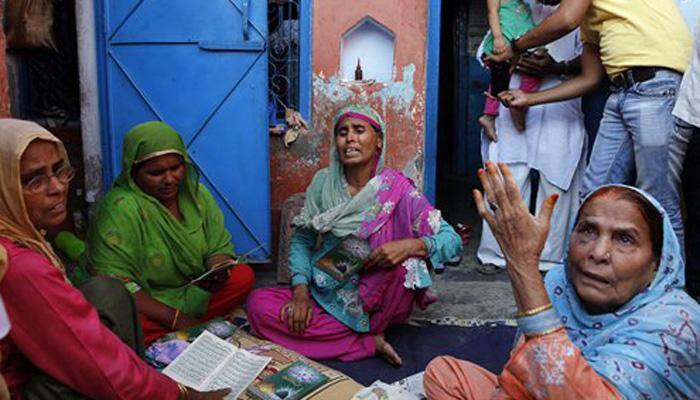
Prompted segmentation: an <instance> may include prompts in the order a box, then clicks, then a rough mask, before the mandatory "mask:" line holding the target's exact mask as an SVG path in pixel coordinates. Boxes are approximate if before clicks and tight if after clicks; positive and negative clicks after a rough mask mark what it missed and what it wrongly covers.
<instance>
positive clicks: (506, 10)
mask: <svg viewBox="0 0 700 400" xmlns="http://www.w3.org/2000/svg"><path fill="white" fill-rule="evenodd" d="M487 6H488V16H489V17H488V18H489V26H490V28H491V30H490V31H489V32H488V33H487V34H486V36H485V37H484V42H483V43H482V48H483V52H484V56H487V55H490V54H499V53H502V52H503V51H505V50H506V49H507V48H508V46H510V43H511V42H512V41H513V40H515V39H517V38H519V37H520V36H522V35H524V34H525V33H527V32H528V31H530V30H531V29H532V28H534V27H535V23H534V22H533V20H532V15H531V12H530V7H528V5H527V4H525V3H524V2H523V0H487ZM489 69H490V70H491V86H490V88H489V92H488V93H486V105H485V106H484V115H482V116H481V117H480V118H479V123H480V124H481V126H482V127H483V128H484V131H485V134H486V136H487V137H488V138H489V139H491V140H493V141H495V140H496V137H497V136H496V116H498V107H499V102H498V99H497V98H496V96H497V95H498V92H500V91H502V90H507V89H508V84H509V82H510V73H509V71H508V70H509V67H508V65H507V64H505V63H500V64H499V63H496V64H492V65H490V66H489ZM540 83H541V80H540V78H538V77H535V76H532V75H526V74H522V78H521V80H520V90H522V91H523V92H526V93H533V92H536V91H538V90H539V88H540ZM494 90H495V91H494ZM525 111H526V110H523V109H517V108H511V109H510V114H511V118H513V125H514V126H515V128H516V129H518V130H519V131H524V130H525Z"/></svg>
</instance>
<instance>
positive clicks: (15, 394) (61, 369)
mask: <svg viewBox="0 0 700 400" xmlns="http://www.w3.org/2000/svg"><path fill="white" fill-rule="evenodd" d="M73 176H74V171H73V169H72V168H71V166H70V164H69V162H68V158H67V156H66V151H65V148H64V147H63V144H62V143H61V142H60V141H59V140H58V139H56V137H54V136H53V135H51V134H50V133H49V132H48V131H46V130H45V129H43V128H41V127H40V126H39V125H37V124H35V123H33V122H28V121H20V120H12V119H0V279H1V280H0V294H1V295H2V298H3V300H4V302H5V306H6V309H7V315H8V316H9V320H10V323H11V326H12V327H11V329H10V332H9V335H8V336H7V337H6V338H4V339H3V340H2V341H0V352H2V361H3V363H2V366H1V367H0V371H1V372H2V375H3V377H4V378H5V380H6V381H7V384H8V387H9V389H10V393H11V396H12V398H13V399H22V398H25V399H28V400H33V399H83V398H93V399H176V398H182V399H185V398H189V399H221V398H223V396H225V395H226V394H227V393H228V390H223V391H217V392H210V393H200V392H196V391H194V390H192V389H188V388H186V387H185V386H183V385H181V384H178V383H176V382H174V381H173V380H171V379H170V378H168V377H167V376H165V375H162V374H160V373H158V372H157V371H156V370H154V369H151V368H150V367H149V366H148V365H147V364H146V363H145V362H143V361H142V360H141V359H140V358H139V354H142V352H143V343H142V336H141V333H140V330H139V329H138V319H137V317H136V310H135V307H134V303H133V300H132V298H131V296H129V294H128V292H127V291H126V290H125V289H124V286H123V285H122V284H121V283H120V282H119V281H117V280H115V279H112V278H107V277H97V278H92V279H90V280H88V281H87V282H86V283H84V284H83V285H81V287H80V290H78V289H76V288H74V287H73V286H71V285H70V283H69V282H68V280H67V279H66V275H65V271H64V268H63V265H62V263H61V261H60V260H59V259H58V257H57V256H56V254H55V253H54V252H53V250H52V249H51V246H49V244H48V242H47V240H46V238H45V237H44V233H43V232H50V231H52V230H53V229H54V228H56V227H57V226H58V225H60V224H61V223H62V222H63V221H64V220H65V218H66V215H67V209H66V200H67V194H68V183H69V181H70V180H71V179H72V178H73ZM81 292H82V293H81ZM91 303H92V304H91ZM103 323H104V325H103ZM107 326H109V328H108V327H107ZM110 329H111V330H110Z"/></svg>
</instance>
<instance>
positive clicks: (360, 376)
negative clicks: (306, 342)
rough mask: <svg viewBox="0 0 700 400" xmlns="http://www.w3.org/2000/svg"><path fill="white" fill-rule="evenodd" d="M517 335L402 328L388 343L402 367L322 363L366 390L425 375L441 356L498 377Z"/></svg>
mask: <svg viewBox="0 0 700 400" xmlns="http://www.w3.org/2000/svg"><path fill="white" fill-rule="evenodd" d="M515 331H516V328H515V327H513V326H508V325H506V324H492V325H491V326H475V327H464V326H441V325H422V326H412V325H399V326H396V327H393V328H391V329H389V330H388V331H387V333H386V339H387V340H388V341H389V343H391V345H392V346H393V347H394V349H395V350H396V351H397V352H398V353H399V355H400V356H401V358H402V359H403V365H402V366H401V367H393V366H390V365H389V364H388V363H387V362H386V361H385V360H384V359H383V358H381V357H378V356H377V357H373V358H370V359H366V360H360V361H353V362H341V361H321V363H322V364H324V365H326V366H328V367H330V368H333V369H335V370H338V371H340V372H342V373H344V374H346V375H348V376H349V377H351V378H353V379H354V380H355V381H357V382H359V383H360V384H362V385H365V386H369V385H370V384H371V383H372V382H374V381H376V380H377V379H379V380H381V381H383V382H387V383H391V382H395V381H397V380H399V379H402V378H405V377H407V376H409V375H412V374H415V373H417V372H420V371H423V370H424V369H425V367H426V365H428V363H429V362H430V360H432V359H433V358H434V357H437V356H440V355H451V356H454V357H457V358H460V359H463V360H468V361H472V362H474V363H476V364H478V365H480V366H482V367H484V368H486V369H488V370H489V371H491V372H493V373H496V374H497V373H500V372H501V370H502V369H503V366H504V365H505V363H506V361H508V357H509V355H510V350H511V348H512V347H513V340H514V338H515Z"/></svg>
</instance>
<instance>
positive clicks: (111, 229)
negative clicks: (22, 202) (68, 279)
mask: <svg viewBox="0 0 700 400" xmlns="http://www.w3.org/2000/svg"><path fill="white" fill-rule="evenodd" d="M168 153H176V154H180V155H181V156H182V157H183V159H184V161H185V163H186V165H187V174H186V177H185V179H184V180H183V181H182V182H181V183H180V191H179V194H178V203H179V207H180V212H181V214H182V220H180V221H178V220H177V219H176V218H175V217H174V216H173V215H172V214H171V213H170V211H168V210H167V209H166V208H165V207H164V206H163V205H162V204H161V203H160V202H159V201H158V200H157V199H156V198H154V197H152V196H150V195H147V194H146V193H144V192H143V191H141V189H140V188H139V187H138V186H137V184H136V182H134V180H133V179H132V177H131V169H132V167H133V166H134V165H135V164H136V163H137V161H138V160H145V159H149V158H153V157H156V156H159V155H163V154H168ZM87 254H88V262H89V264H90V266H91V267H92V268H93V269H94V270H95V271H96V272H98V273H100V274H105V275H110V276H114V277H117V278H119V279H121V280H123V281H124V282H125V283H126V285H127V288H128V289H129V290H130V291H131V292H132V293H133V292H136V291H138V290H145V291H146V292H147V293H148V294H149V295H150V296H151V297H153V298H154V299H156V300H158V301H160V302H162V303H164V304H167V305H168V306H170V307H174V308H178V309H180V310H181V311H182V312H184V313H185V314H187V315H190V316H194V317H201V316H202V315H203V314H204V313H205V311H206V308H207V305H208V303H209V298H210V296H211V295H210V293H209V292H207V291H206V290H204V289H201V288H199V287H198V286H196V285H188V283H189V282H190V280H191V279H192V278H195V277H197V276H199V275H201V274H202V273H204V272H205V271H206V268H207V267H206V266H205V265H206V259H207V258H208V257H210V256H213V255H219V254H227V255H231V256H233V255H234V253H233V246H232V244H231V235H230V234H229V233H228V231H227V230H226V228H225V227H224V217H223V214H222V213H221V210H220V209H219V207H218V205H217V204H216V202H215V201H214V198H213V197H212V195H211V194H210V193H209V191H208V190H207V189H206V188H205V187H204V186H203V185H201V184H200V183H199V182H198V175H197V172H196V169H195V167H194V165H193V164H192V162H191V160H190V158H189V157H188V155H187V150H186V148H185V144H184V143H183V141H182V138H181V137H180V135H179V134H178V133H177V132H176V131H175V130H174V129H173V128H172V127H170V126H169V125H167V124H165V123H163V122H146V123H143V124H140V125H137V126H135V127H133V128H132V129H131V130H130V131H129V133H127V135H126V137H125V138H124V145H123V156H122V172H121V175H120V176H119V177H118V178H117V180H116V181H115V184H114V186H113V187H112V189H111V190H110V191H109V192H108V193H107V195H106V196H105V197H104V199H102V201H101V202H100V204H99V206H98V208H97V211H96V213H95V215H94V217H93V219H92V221H91V224H90V230H89V232H88V253H87Z"/></svg>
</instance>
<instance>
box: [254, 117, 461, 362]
mask: <svg viewBox="0 0 700 400" xmlns="http://www.w3.org/2000/svg"><path fill="white" fill-rule="evenodd" d="M386 136H387V134H386V129H385V126H384V122H383V121H382V119H381V117H380V116H379V115H378V114H377V113H376V112H375V111H374V110H373V109H371V108H370V107H367V106H349V107H345V108H343V109H341V110H340V111H339V112H338V114H337V116H336V118H335V127H334V135H333V145H332V146H331V154H330V165H329V166H328V168H324V169H322V170H320V171H318V172H317V173H316V175H315V176H314V178H313V180H312V181H311V184H310V185H309V187H308V189H307V191H306V200H305V203H304V208H303V210H302V212H301V213H300V215H299V216H298V217H297V218H295V220H294V221H293V225H294V226H295V231H294V234H293V236H292V239H291V244H290V251H289V268H290V270H291V274H292V287H291V288H289V287H284V288H265V289H258V290H255V291H253V293H251V294H250V296H249V298H248V305H247V307H248V317H249V320H250V324H251V326H252V328H253V331H254V332H255V333H256V334H257V335H259V336H261V337H263V338H265V339H268V340H271V341H273V342H276V343H279V344H281V345H283V346H285V347H287V348H290V349H292V350H295V351H297V352H299V353H301V354H303V355H305V356H307V357H310V358H313V359H336V358H337V359H340V360H343V361H352V360H358V359H362V358H366V357H371V356H374V355H375V354H379V355H381V356H383V357H385V358H386V359H387V360H388V361H389V362H390V363H392V364H396V365H399V364H401V357H400V356H399V355H398V354H397V353H396V352H395V351H394V349H393V348H392V346H391V345H390V344H389V343H388V342H387V341H386V340H385V338H384V332H385V330H386V329H387V328H388V327H389V326H391V325H396V324H400V323H402V322H404V321H405V320H406V319H407V318H408V317H409V316H410V314H411V310H412V308H413V304H414V303H415V304H417V305H418V306H419V307H422V308H425V307H427V306H428V305H429V304H430V303H432V302H433V301H435V297H434V296H433V295H432V294H431V293H430V292H429V291H428V288H429V287H430V285H431V283H432V281H431V277H430V273H429V266H430V265H433V266H435V265H439V264H443V263H444V262H445V261H447V260H450V259H452V258H454V257H455V256H457V255H459V254H460V253H461V251H462V243H461V240H460V237H459V236H458V235H457V233H455V231H454V230H453V229H452V227H451V226H450V225H449V224H447V223H446V222H445V221H444V220H443V219H442V217H441V215H440V211H439V210H436V209H435V208H433V207H432V206H431V205H430V203H429V202H428V200H427V199H426V198H425V196H423V194H422V193H421V192H420V191H419V190H418V189H416V187H415V186H414V185H413V183H412V182H411V180H410V179H408V178H407V177H405V176H404V175H403V174H402V173H401V172H398V171H396V170H393V169H390V168H385V167H384V155H385V154H386V141H387V138H386ZM351 235H352V236H355V237H356V238H358V239H359V240H360V241H366V243H367V244H368V245H369V248H370V249H371V250H369V255H368V256H367V255H366V254H364V255H362V254H357V257H358V258H363V259H365V261H364V267H363V268H362V269H361V270H360V271H359V272H358V273H355V274H352V275H350V276H349V277H347V278H345V279H342V280H338V279H336V278H334V277H333V276H332V275H330V274H328V273H326V272H325V271H324V270H322V269H321V268H319V267H317V266H316V263H317V261H319V260H320V259H321V258H323V257H324V256H326V255H327V254H328V253H329V251H331V250H333V249H334V248H335V247H336V246H337V245H338V244H339V243H340V242H341V241H343V240H344V239H346V238H348V237H350V236H351ZM317 238H318V239H320V240H317ZM317 243H319V244H317ZM358 247H361V246H358ZM357 251H358V252H359V253H362V251H361V250H357Z"/></svg>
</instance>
